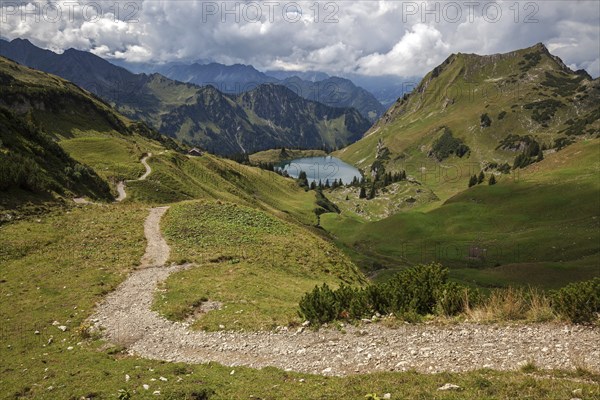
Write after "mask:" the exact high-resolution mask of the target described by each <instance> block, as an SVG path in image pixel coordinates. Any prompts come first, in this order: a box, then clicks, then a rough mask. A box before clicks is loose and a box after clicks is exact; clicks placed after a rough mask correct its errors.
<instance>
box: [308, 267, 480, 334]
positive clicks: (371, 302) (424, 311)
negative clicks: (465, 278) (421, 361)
mask: <svg viewBox="0 0 600 400" xmlns="http://www.w3.org/2000/svg"><path fill="white" fill-rule="evenodd" d="M470 297H474V295H473V294H472V290H470V289H468V288H466V287H464V286H462V285H459V284H457V283H453V282H448V270H447V269H445V268H442V266H441V265H439V264H430V265H417V266H415V267H412V268H408V269H406V270H404V271H402V272H400V273H398V274H397V275H395V276H394V277H393V278H392V279H390V280H389V281H388V282H385V283H381V284H372V285H369V286H367V287H365V288H352V287H350V286H346V285H342V286H340V288H339V289H337V290H332V289H331V288H330V287H329V286H327V285H326V284H324V285H323V286H321V287H319V286H316V287H315V288H314V289H313V291H312V292H309V293H306V294H305V295H304V297H303V298H302V300H301V301H300V310H299V314H300V317H301V318H304V319H306V320H308V321H310V322H311V323H312V324H313V325H320V324H323V323H327V322H331V321H334V320H336V319H345V320H357V319H361V318H369V317H371V316H372V315H373V314H377V313H379V314H382V315H387V314H394V315H396V316H397V317H398V318H401V319H404V320H410V321H417V320H420V318H421V317H422V316H424V315H428V314H434V313H436V312H437V313H440V314H444V315H455V314H458V313H460V312H462V311H464V310H465V308H466V307H468V305H469V298H470Z"/></svg>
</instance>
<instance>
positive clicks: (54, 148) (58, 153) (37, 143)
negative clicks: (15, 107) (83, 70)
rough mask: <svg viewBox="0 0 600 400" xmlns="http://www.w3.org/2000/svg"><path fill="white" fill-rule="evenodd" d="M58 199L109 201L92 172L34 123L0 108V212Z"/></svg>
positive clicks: (102, 184)
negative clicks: (25, 204) (72, 197)
mask: <svg viewBox="0 0 600 400" xmlns="http://www.w3.org/2000/svg"><path fill="white" fill-rule="evenodd" d="M1 93H2V92H1V91H0V94H1ZM57 196H58V197H60V196H64V197H71V196H88V197H91V198H95V199H104V200H107V199H110V198H112V196H111V194H110V188H109V186H108V184H107V183H106V182H105V181H103V180H102V179H101V178H100V177H99V176H98V175H97V174H96V172H95V171H94V170H92V169H91V168H89V167H87V166H85V165H82V164H80V163H78V162H77V161H75V160H74V159H73V158H71V157H70V156H69V155H68V154H67V153H66V152H65V151H64V150H63V149H62V148H61V147H60V146H58V145H57V144H56V142H54V140H52V138H51V137H50V136H49V135H47V134H46V133H44V132H43V130H41V129H40V128H38V127H36V126H35V125H34V124H33V123H31V122H30V121H27V120H26V119H25V118H22V117H19V116H17V115H15V114H14V113H12V112H10V111H9V110H8V109H6V108H4V107H1V106H0V210H1V209H9V210H10V209H16V208H20V207H21V206H23V204H24V203H27V202H33V203H37V202H39V201H46V200H47V201H52V200H55V199H56V197H57ZM4 219H5V217H4V216H2V217H0V221H2V220H4Z"/></svg>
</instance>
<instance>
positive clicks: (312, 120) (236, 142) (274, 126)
mask: <svg viewBox="0 0 600 400" xmlns="http://www.w3.org/2000/svg"><path fill="white" fill-rule="evenodd" d="M0 55H2V56H5V57H7V58H10V59H12V60H15V61H17V62H19V63H21V64H24V65H27V66H29V67H31V68H35V69H39V70H42V71H45V72H47V73H51V74H55V75H58V76H60V77H63V78H65V79H67V80H69V81H71V82H73V83H75V84H76V85H78V86H80V87H82V88H84V89H86V90H89V91H90V92H92V93H93V94H95V95H97V96H98V97H100V98H102V99H103V100H105V101H107V102H109V103H110V104H112V105H114V106H115V108H116V109H117V110H118V111H119V112H121V113H123V114H124V115H126V116H128V117H130V118H134V119H141V120H143V121H145V122H147V123H148V124H149V125H150V126H152V127H153V128H154V129H156V130H159V131H161V132H163V133H166V134H168V135H169V136H171V137H173V138H178V139H180V140H181V141H183V142H185V143H188V144H190V145H198V146H203V147H205V148H207V149H210V150H211V151H214V152H215V153H218V154H235V153H240V152H248V153H252V152H256V151H260V150H265V149H269V148H273V147H280V146H289V147H326V148H336V147H343V146H345V145H347V144H349V143H351V142H353V141H356V140H358V139H359V138H360V137H361V136H362V134H363V133H364V132H365V131H366V130H367V129H368V128H369V126H370V125H371V123H370V122H369V121H368V120H367V119H366V118H364V117H362V116H361V114H360V113H359V112H358V111H356V110H355V109H353V108H347V107H330V106H327V105H324V104H320V103H317V102H315V101H312V100H306V99H304V98H302V97H300V96H298V95H297V94H295V93H294V92H293V91H291V90H289V89H285V88H281V89H279V88H274V87H273V86H272V85H269V84H267V85H266V86H262V85H259V86H258V87H256V88H255V89H253V90H251V91H250V92H248V95H247V96H244V93H242V94H237V95H236V94H225V93H222V92H221V91H219V90H217V89H216V88H215V87H212V86H198V85H195V84H191V83H183V82H179V81H176V80H173V79H169V78H167V77H164V76H162V75H160V74H157V73H154V74H150V75H148V74H143V73H142V74H134V73H131V72H129V71H128V70H126V69H125V68H122V67H118V66H115V65H113V64H111V63H109V62H108V61H106V60H104V59H102V58H100V57H97V56H95V55H93V54H91V53H88V52H83V51H78V50H74V49H69V50H66V51H65V52H64V53H63V54H56V53H54V52H51V51H49V50H43V49H40V48H38V47H36V46H34V45H33V44H32V43H31V42H29V41H28V40H21V39H15V40H13V41H11V42H7V41H3V40H2V41H0ZM283 89H285V90H283ZM269 95H273V96H275V97H273V98H270V97H269ZM249 98H251V99H252V101H248V99H249ZM261 102H264V103H262V104H261ZM257 111H258V112H257ZM299 116H302V118H299ZM269 118H273V119H269Z"/></svg>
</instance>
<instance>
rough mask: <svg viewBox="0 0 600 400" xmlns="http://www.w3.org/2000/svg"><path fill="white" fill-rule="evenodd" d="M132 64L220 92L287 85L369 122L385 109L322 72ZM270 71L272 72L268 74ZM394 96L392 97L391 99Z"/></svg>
mask: <svg viewBox="0 0 600 400" xmlns="http://www.w3.org/2000/svg"><path fill="white" fill-rule="evenodd" d="M123 65H125V66H128V65H131V66H132V68H135V69H136V70H143V71H152V72H155V73H160V74H162V75H164V76H166V77H167V78H170V79H174V80H176V81H180V82H186V83H193V84H196V85H199V86H208V85H210V86H213V87H215V88H217V89H218V90H219V91H221V92H223V93H230V94H240V93H244V92H247V91H250V90H253V89H255V88H256V87H258V86H260V85H262V84H265V83H276V84H280V85H283V86H286V87H287V88H288V89H291V90H292V91H293V92H294V93H296V94H297V95H299V96H301V97H304V98H305V99H307V100H312V101H318V102H320V103H323V104H326V105H328V106H331V107H354V108H356V109H357V110H358V111H360V113H361V114H362V115H363V117H365V118H367V119H368V120H370V121H371V122H375V121H376V120H377V119H378V118H379V117H380V116H381V115H383V113H384V112H385V111H386V109H387V108H386V107H384V106H382V105H381V104H380V103H379V101H377V99H376V98H375V97H374V96H373V95H372V94H371V93H369V92H368V91H367V90H365V89H363V88H361V87H358V86H356V85H355V84H354V83H353V82H352V81H351V80H349V79H344V78H338V77H329V76H328V75H327V74H324V73H322V72H314V71H312V72H289V71H271V72H268V73H263V72H260V71H258V70H257V69H256V68H254V67H253V66H251V65H242V64H235V65H223V64H218V63H210V64H199V63H194V64H190V65H186V64H181V63H169V64H164V65H154V66H152V65H145V66H140V65H134V64H131V63H129V64H127V63H124V64H123ZM271 74H273V75H271ZM396 99H397V97H396V98H394V99H393V101H395V100H396Z"/></svg>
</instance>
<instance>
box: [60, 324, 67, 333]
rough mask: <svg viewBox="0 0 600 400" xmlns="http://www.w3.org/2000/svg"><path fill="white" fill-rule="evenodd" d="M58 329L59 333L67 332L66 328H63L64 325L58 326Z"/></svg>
mask: <svg viewBox="0 0 600 400" xmlns="http://www.w3.org/2000/svg"><path fill="white" fill-rule="evenodd" d="M58 329H60V330H61V331H63V332H66V331H67V327H66V326H64V325H61V326H59V327H58Z"/></svg>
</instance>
